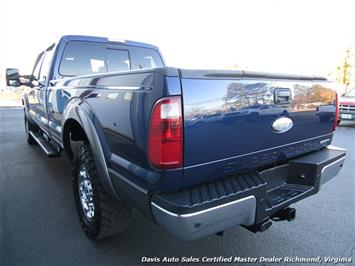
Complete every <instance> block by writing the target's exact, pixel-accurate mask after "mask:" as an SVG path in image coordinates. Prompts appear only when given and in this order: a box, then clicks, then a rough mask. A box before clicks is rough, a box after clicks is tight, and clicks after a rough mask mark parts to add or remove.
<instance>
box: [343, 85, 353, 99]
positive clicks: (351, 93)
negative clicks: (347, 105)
mask: <svg viewBox="0 0 355 266" xmlns="http://www.w3.org/2000/svg"><path fill="white" fill-rule="evenodd" d="M345 96H346V97H355V87H354V88H352V89H351V90H350V91H349V92H348V93H347V94H346V95H345Z"/></svg>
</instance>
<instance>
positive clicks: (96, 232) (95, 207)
mask: <svg viewBox="0 0 355 266" xmlns="http://www.w3.org/2000/svg"><path fill="white" fill-rule="evenodd" d="M72 182H73V190H74V199H75V204H76V209H77V212H78V215H79V219H80V224H81V226H82V228H83V230H84V232H85V233H86V235H87V236H88V237H89V238H91V239H100V238H104V237H108V236H111V235H115V234H117V233H119V232H121V231H124V230H125V229H126V227H127V225H128V223H129V221H130V214H131V209H130V208H129V206H128V204H127V203H126V202H124V201H119V200H116V199H113V198H111V197H110V196H109V195H108V194H107V193H106V192H105V191H104V189H103V187H102V185H101V183H100V179H99V176H98V172H97V169H96V165H95V161H94V157H93V154H92V151H91V149H90V146H89V145H81V146H79V147H78V149H77V153H76V154H75V158H74V168H73V173H72Z"/></svg>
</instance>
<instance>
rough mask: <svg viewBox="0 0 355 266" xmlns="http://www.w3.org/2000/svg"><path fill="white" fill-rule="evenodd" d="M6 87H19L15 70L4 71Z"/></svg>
mask: <svg viewBox="0 0 355 266" xmlns="http://www.w3.org/2000/svg"><path fill="white" fill-rule="evenodd" d="M6 85H7V86H12V87H19V86H20V85H21V82H20V74H19V71H18V69H17V68H7V69H6Z"/></svg>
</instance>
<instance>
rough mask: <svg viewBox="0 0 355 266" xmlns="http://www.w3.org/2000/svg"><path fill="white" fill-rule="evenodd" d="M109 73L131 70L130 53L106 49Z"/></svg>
mask: <svg viewBox="0 0 355 266" xmlns="http://www.w3.org/2000/svg"><path fill="white" fill-rule="evenodd" d="M106 59H107V69H108V72H113V71H127V70H130V63H129V56H128V51H125V50H118V49H106Z"/></svg>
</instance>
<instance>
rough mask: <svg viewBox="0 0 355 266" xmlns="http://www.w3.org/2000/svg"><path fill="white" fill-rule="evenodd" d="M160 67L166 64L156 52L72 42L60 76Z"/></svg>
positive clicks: (65, 56) (63, 61)
mask: <svg viewBox="0 0 355 266" xmlns="http://www.w3.org/2000/svg"><path fill="white" fill-rule="evenodd" d="M156 67H163V61H162V59H161V57H160V55H159V53H158V51H157V50H154V49H150V48H144V47H136V46H128V45H127V46H124V45H120V46H119V45H117V46H116V45H111V46H110V47H108V46H106V45H105V44H103V43H94V42H82V41H71V42H69V43H68V44H67V45H66V47H65V50H64V54H63V57H62V60H61V63H60V67H59V73H60V74H61V75H62V76H80V75H87V74H97V73H107V72H114V71H129V70H135V69H145V68H156Z"/></svg>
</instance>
